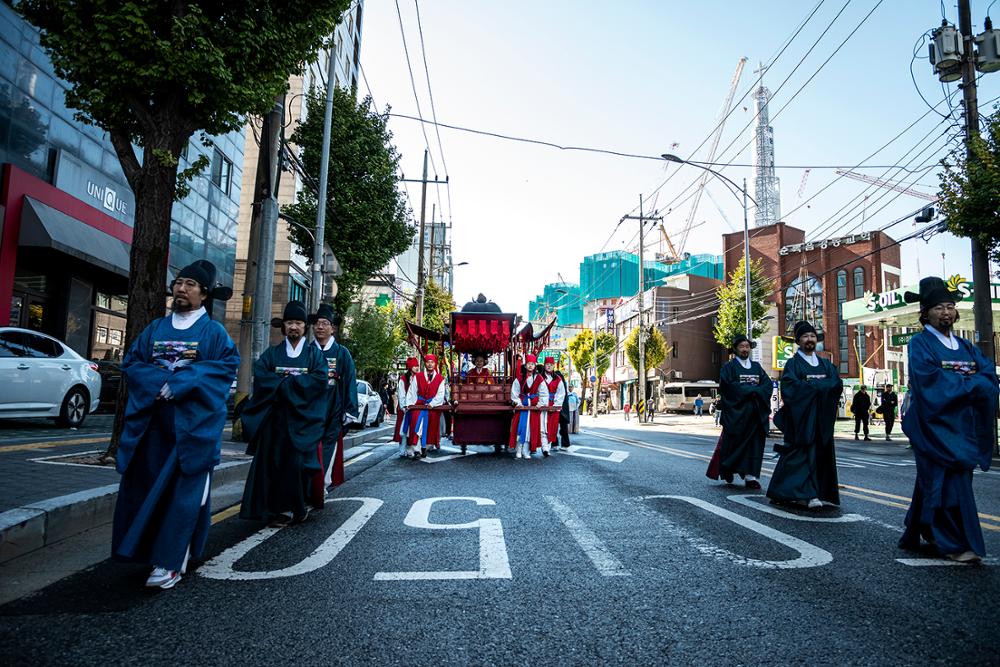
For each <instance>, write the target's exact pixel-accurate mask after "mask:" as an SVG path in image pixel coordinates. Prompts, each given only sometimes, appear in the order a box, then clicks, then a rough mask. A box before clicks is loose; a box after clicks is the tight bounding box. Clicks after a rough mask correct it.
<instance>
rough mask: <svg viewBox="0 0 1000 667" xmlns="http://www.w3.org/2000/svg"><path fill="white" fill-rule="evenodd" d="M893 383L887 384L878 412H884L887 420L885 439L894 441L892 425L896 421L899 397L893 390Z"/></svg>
mask: <svg viewBox="0 0 1000 667" xmlns="http://www.w3.org/2000/svg"><path fill="white" fill-rule="evenodd" d="M892 389H893V388H892V385H891V384H887V385H886V386H885V391H883V392H882V403H880V404H879V406H878V409H877V412H880V413H881V414H882V420H883V421H884V422H885V441H886V442H891V441H892V427H893V424H895V423H896V408H897V406H899V397H898V396H896V392H895V391H893V390H892Z"/></svg>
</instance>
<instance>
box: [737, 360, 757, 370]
mask: <svg viewBox="0 0 1000 667" xmlns="http://www.w3.org/2000/svg"><path fill="white" fill-rule="evenodd" d="M736 361H738V362H740V366H742V367H743V368H745V369H747V370H750V366H752V365H753V361H751V360H750V358H749V357H747V358H746V359H741V358H739V357H736Z"/></svg>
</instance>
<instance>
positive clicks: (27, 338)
mask: <svg viewBox="0 0 1000 667" xmlns="http://www.w3.org/2000/svg"><path fill="white" fill-rule="evenodd" d="M97 369H98V366H97V364H96V363H94V362H92V361H88V360H86V359H84V358H83V357H81V356H80V355H79V354H77V353H76V352H74V351H73V350H71V349H70V348H69V347H67V346H66V345H65V344H63V343H61V342H59V341H58V340H56V339H55V338H53V337H51V336H48V335H46V334H43V333H39V332H37V331H31V330H28V329H17V328H13V327H0V419H24V418H29V417H49V418H54V419H55V420H56V422H57V423H58V424H59V425H60V426H68V427H71V428H76V427H78V426H80V425H81V424H83V422H84V420H85V419H86V418H87V415H88V414H90V413H91V412H93V411H94V410H96V409H97V405H98V403H100V400H101V375H100V373H98V372H97Z"/></svg>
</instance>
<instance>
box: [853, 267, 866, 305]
mask: <svg viewBox="0 0 1000 667" xmlns="http://www.w3.org/2000/svg"><path fill="white" fill-rule="evenodd" d="M864 295H865V270H864V269H863V268H861V267H860V266H859V267H857V268H856V269H854V298H855V299H860V298H861V297H863V296H864Z"/></svg>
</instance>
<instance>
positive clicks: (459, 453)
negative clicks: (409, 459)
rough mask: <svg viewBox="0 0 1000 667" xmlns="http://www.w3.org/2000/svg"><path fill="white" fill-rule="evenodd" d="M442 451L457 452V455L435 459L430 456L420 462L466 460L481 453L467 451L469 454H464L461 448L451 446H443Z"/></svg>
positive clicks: (436, 457)
mask: <svg viewBox="0 0 1000 667" xmlns="http://www.w3.org/2000/svg"><path fill="white" fill-rule="evenodd" d="M441 451H442V452H455V453H454V454H451V455H449V456H435V457H430V456H428V457H427V458H425V459H420V461H421V462H423V463H441V462H442V461H451V460H452V459H461V458H465V457H467V456H475V455H476V454H478V453H479V452H474V451H468V450H467V453H466V454H463V453H462V448H461V447H452V446H450V445H441Z"/></svg>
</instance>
